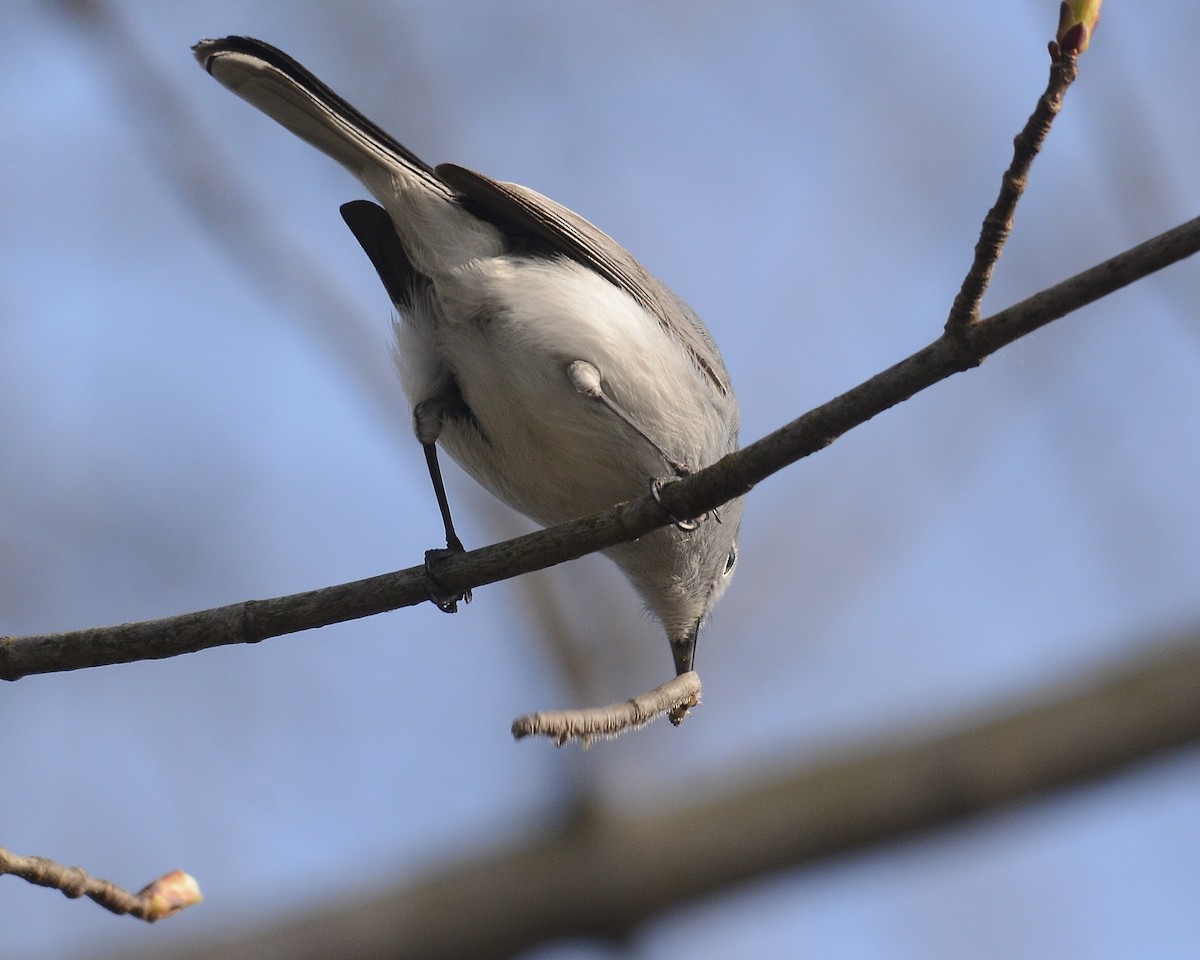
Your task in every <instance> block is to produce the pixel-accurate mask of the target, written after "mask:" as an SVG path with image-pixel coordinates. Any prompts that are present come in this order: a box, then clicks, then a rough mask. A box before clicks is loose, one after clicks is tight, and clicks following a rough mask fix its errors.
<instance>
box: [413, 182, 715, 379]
mask: <svg viewBox="0 0 1200 960" xmlns="http://www.w3.org/2000/svg"><path fill="white" fill-rule="evenodd" d="M434 173H435V174H436V175H437V177H438V178H439V179H440V180H442V181H443V182H444V183H446V184H447V185H448V186H450V187H451V188H453V189H454V190H455V192H457V193H459V194H460V195H461V196H462V197H463V198H464V199H465V200H466V201H467V202H468V203H469V204H470V205H471V206H473V207H474V209H475V211H476V212H477V213H479V214H481V215H482V216H484V217H485V218H486V219H488V220H490V221H492V222H493V223H495V224H496V225H497V226H498V227H500V228H501V229H502V230H505V231H506V232H509V231H511V232H517V233H524V234H527V235H532V236H533V237H534V238H536V239H538V240H540V241H541V242H542V243H543V244H545V245H547V246H549V247H550V248H551V249H552V250H554V251H556V252H558V253H561V254H562V255H563V256H566V257H569V258H570V259H572V260H575V261H576V262H578V263H581V264H583V265H584V266H586V267H589V268H590V269H592V270H595V271H596V272H597V273H598V274H600V275H601V276H602V277H604V278H605V279H607V280H608V281H609V282H610V283H612V284H614V285H616V286H617V287H620V288H621V289H622V290H624V291H625V292H626V293H628V294H629V295H630V296H631V297H633V298H634V300H636V301H637V302H638V303H639V304H641V305H642V306H643V307H645V308H646V309H647V310H649V311H650V313H651V314H653V315H654V317H656V318H657V320H658V322H659V323H660V324H661V325H662V327H663V329H664V330H666V331H667V332H668V333H669V334H671V335H672V336H674V337H676V338H677V339H678V340H679V342H680V343H681V344H682V345H683V346H684V348H685V349H686V350H687V351H688V353H689V354H690V355H691V357H692V360H693V362H694V363H695V364H696V367H697V368H698V369H699V370H700V371H701V373H703V374H704V376H705V377H707V378H708V380H709V381H710V382H711V383H712V384H713V386H714V387H716V388H717V390H718V391H720V392H721V393H722V394H724V395H726V396H728V395H730V394H731V393H732V388H731V387H730V384H729V373H728V372H727V371H726V369H725V362H724V361H723V360H722V359H721V353H720V351H719V350H717V345H716V344H715V343H714V342H713V339H712V336H711V335H710V334H709V332H708V330H707V329H705V327H704V324H703V323H701V322H700V318H699V317H697V316H696V314H695V313H694V312H693V311H692V308H691V307H689V306H688V305H687V304H686V303H684V302H683V301H682V300H680V299H679V298H678V297H677V296H676V295H675V294H674V293H672V292H671V290H670V289H669V288H668V287H667V286H666V284H664V283H663V282H662V281H661V280H659V279H658V278H657V277H655V276H654V275H653V274H652V273H650V271H648V270H647V269H646V268H645V267H643V266H642V265H641V264H640V263H638V262H637V260H635V259H634V258H633V256H632V255H631V254H630V253H629V252H628V251H627V250H626V249H625V248H624V247H622V246H621V245H620V244H619V243H617V241H615V240H614V239H612V237H610V236H609V235H608V234H606V233H605V232H604V231H602V230H601V229H600V228H599V227H597V226H595V225H594V224H592V223H589V222H588V221H587V220H585V219H584V218H583V217H581V216H579V214H577V213H575V212H574V211H572V210H568V209H567V208H566V207H564V206H562V205H561V204H558V203H555V202H554V201H553V200H551V199H550V198H548V197H543V196H542V195H541V194H540V193H538V192H537V191H536V190H530V189H529V188H528V187H522V186H520V185H519V184H515V183H504V182H502V181H499V180H493V179H492V178H491V177H488V176H485V175H484V174H482V173H476V172H475V171H474V170H468V169H467V168H466V167H460V166H458V165H457V164H453V163H443V164H439V165H438V166H437V167H435V168H434Z"/></svg>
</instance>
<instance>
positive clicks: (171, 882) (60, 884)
mask: <svg viewBox="0 0 1200 960" xmlns="http://www.w3.org/2000/svg"><path fill="white" fill-rule="evenodd" d="M3 874H10V875H12V876H14V877H20V878H21V879H22V880H28V881H29V882H30V883H32V884H36V885H37V886H39V887H50V888H51V889H54V890H60V891H62V893H63V894H64V895H65V896H67V897H70V898H71V899H75V898H76V897H87V898H89V899H90V900H94V901H95V902H96V903H98V904H100V906H102V907H104V909H105V910H110V911H111V912H113V913H116V914H128V915H129V916H131V917H137V918H138V919H139V920H145V921H146V922H148V923H153V922H154V921H155V920H162V919H164V918H165V917H170V916H173V915H174V914H176V913H178V912H179V911H180V910H183V909H184V908H185V907H191V906H194V905H196V904H197V903H199V902H200V901H201V900H203V899H204V898H203V897H202V896H201V895H200V887H199V886H198V885H197V883H196V881H195V880H194V879H192V878H191V877H190V876H188V875H187V874H186V873H184V872H183V871H182V870H172V871H171V872H170V873H167V874H164V875H163V876H161V877H159V878H158V879H157V880H155V881H154V882H153V883H150V884H148V885H147V886H145V887H143V888H142V889H141V890H139V891H138V892H137V893H130V892H129V891H128V890H126V889H125V888H124V887H118V886H117V885H116V884H115V883H113V882H112V881H111V880H99V879H97V878H95V877H89V876H88V875H87V874H86V873H85V872H84V871H83V870H82V869H81V868H79V867H64V866H63V865H62V864H61V863H55V862H54V861H53V860H47V859H46V858H45V857H22V856H18V855H17V854H15V853H9V852H8V851H7V850H5V849H4V848H3V847H0V875H3Z"/></svg>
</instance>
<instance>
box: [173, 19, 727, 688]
mask: <svg viewBox="0 0 1200 960" xmlns="http://www.w3.org/2000/svg"><path fill="white" fill-rule="evenodd" d="M192 49H193V52H194V54H195V56H196V58H197V60H199V62H200V64H201V65H202V66H203V67H204V69H205V70H206V71H207V72H208V73H209V74H210V75H212V76H213V77H214V78H215V79H216V80H217V81H219V82H220V83H221V84H222V85H223V86H225V87H226V88H228V89H229V90H231V91H232V92H234V93H236V94H237V95H238V96H239V97H241V98H242V99H244V100H246V101H247V102H249V103H250V104H252V105H253V106H255V107H257V108H258V109H259V110H261V111H262V112H263V113H265V114H266V115H267V116H269V117H271V118H272V119H274V120H275V121H277V122H278V123H280V124H281V125H282V126H284V127H285V128H286V129H288V130H290V131H291V132H292V133H294V134H295V135H297V136H298V137H300V139H302V140H304V141H306V142H307V143H309V144H311V145H312V146H314V147H316V148H317V149H318V150H320V151H321V152H323V153H325V154H326V155H328V156H329V157H331V158H332V159H333V160H335V161H337V162H338V163H340V164H341V165H342V166H343V167H345V168H346V169H347V170H348V171H349V172H350V173H351V174H353V175H354V176H355V177H357V179H358V180H359V181H360V183H361V184H362V185H363V186H364V187H365V188H366V190H367V191H368V192H369V193H370V194H371V195H372V197H373V198H374V200H373V201H372V200H356V201H352V202H350V203H347V204H345V205H344V206H343V207H342V208H341V213H342V217H343V219H344V220H345V222H346V224H347V226H348V227H349V229H350V230H351V232H352V233H353V235H354V237H355V238H356V239H357V241H358V242H359V244H360V246H361V247H362V248H363V250H364V252H365V253H366V254H367V256H368V258H369V259H370V260H371V263H372V264H373V266H374V267H375V270H376V272H377V273H378V275H379V277H380V280H381V281H382V283H383V286H384V289H385V291H386V293H387V295H388V297H389V298H390V300H391V302H392V304H393V306H394V307H395V309H396V311H397V313H398V315H399V316H398V319H396V320H394V322H393V329H394V338H395V342H394V353H395V358H396V364H397V367H398V371H399V375H400V379H401V383H402V386H403V388H404V391H405V394H406V396H407V398H408V401H409V403H410V404H411V406H412V414H413V428H414V433H415V434H416V437H417V440H418V441H419V442H420V443H421V445H422V448H423V449H424V453H425V459H426V465H427V468H428V470H429V474H430V478H431V481H432V484H433V487H434V493H435V496H436V499H437V502H438V507H439V510H440V512H441V516H442V521H443V525H444V527H445V532H446V548H445V550H442V549H438V550H431V551H429V552H428V554H427V555H426V569H427V571H428V575H429V580H430V599H432V600H433V601H434V602H435V603H436V604H437V605H438V606H439V607H440V608H441V609H443V610H445V611H446V612H453V611H455V610H456V609H457V603H458V601H459V600H463V601H467V602H469V601H470V599H471V597H470V592H469V591H466V592H463V593H461V594H457V595H453V594H450V593H448V592H447V591H445V590H444V589H443V588H442V587H441V585H440V584H439V582H438V581H437V576H436V570H437V563H438V562H439V561H441V560H442V559H444V557H445V556H446V555H448V554H451V553H456V552H459V551H461V550H463V546H462V542H461V540H460V539H459V537H458V535H457V532H456V531H455V528H454V524H453V521H452V519H451V514H450V508H449V503H448V500H447V497H446V493H445V487H444V483H443V480H442V474H441V468H440V464H439V460H438V447H439V446H440V447H441V448H443V449H444V450H445V451H446V452H448V453H449V455H450V456H451V457H452V458H453V459H454V460H455V461H456V462H457V463H458V464H459V465H460V466H461V467H462V468H463V470H465V471H466V473H467V474H468V475H470V476H471V477H473V478H474V479H475V480H476V481H477V482H478V483H479V484H481V485H482V486H483V487H484V488H486V489H487V490H489V491H490V492H491V493H492V494H494V495H495V496H496V497H497V498H499V499H500V500H501V501H503V502H505V503H506V504H508V505H509V506H511V507H512V508H513V509H515V510H517V511H518V512H520V513H522V514H525V515H526V516H528V517H530V518H532V519H533V520H535V521H536V522H538V523H540V524H543V525H546V526H551V525H554V524H557V523H562V522H565V521H567V520H571V519H574V518H577V517H582V516H587V515H590V514H593V513H597V512H600V511H602V510H604V509H606V508H609V507H611V506H613V505H614V504H616V503H619V502H623V501H626V500H630V499H633V498H635V497H638V496H641V495H644V494H645V493H646V492H647V488H648V487H649V489H650V490H651V491H653V492H655V493H656V494H657V491H658V490H660V489H661V485H662V484H663V483H665V482H670V481H672V480H674V479H677V478H679V477H682V476H686V475H688V474H689V473H692V472H694V471H696V470H698V469H700V468H702V467H705V466H708V465H710V464H712V463H715V462H716V461H717V460H719V459H721V458H722V457H723V456H725V455H726V454H728V453H731V452H733V451H734V450H736V449H737V445H738V428H739V423H740V413H739V409H738V404H737V400H736V398H735V396H734V392H733V387H732V385H731V383H730V379H729V373H728V371H727V370H726V367H725V363H724V361H723V360H722V358H721V354H720V351H719V350H718V349H717V346H716V344H715V342H714V341H713V338H712V336H711V335H710V334H709V332H708V330H707V329H706V328H705V326H704V324H703V323H702V322H701V321H700V319H699V318H698V317H697V316H696V314H695V313H694V312H693V311H692V310H691V308H689V307H688V306H687V305H686V304H685V303H684V302H683V301H682V300H681V299H679V297H677V296H676V295H675V294H674V293H672V292H671V290H670V289H668V288H667V286H666V285H665V284H664V283H662V282H661V281H660V280H658V279H657V278H656V277H654V276H653V275H652V274H651V273H650V272H649V271H648V270H646V269H645V268H644V267H643V266H642V265H641V264H640V263H639V262H638V261H637V260H635V259H634V257H633V256H632V255H631V254H630V253H628V252H627V251H626V250H625V249H624V248H623V247H622V246H621V245H620V244H618V243H617V242H616V241H615V240H613V239H612V238H611V237H609V236H608V235H607V234H605V233H604V232H602V231H601V230H600V229H599V228H597V227H596V226H594V225H593V224H591V223H590V222H588V221H587V220H585V219H584V218H583V217H581V216H580V215H579V214H577V213H574V212H573V211H571V210H569V209H567V208H566V207H564V206H562V205H561V204H559V203H556V202H555V201H553V200H551V199H549V198H547V197H544V196H542V195H541V194H539V193H537V192H536V191H534V190H531V189H530V188H528V187H523V186H520V185H518V184H514V183H506V182H503V181H499V180H494V179H492V178H490V177H488V176H485V175H484V174H481V173H477V172H475V171H473V170H470V169H468V168H466V167H462V166H458V165H456V164H449V163H443V164H439V165H438V166H436V167H435V166H430V165H429V164H427V163H426V162H425V161H423V160H421V159H420V158H419V157H418V156H417V155H416V154H414V153H413V152H412V151H410V150H409V149H408V148H407V147H405V146H403V145H402V144H400V143H399V142H398V141H397V140H395V139H394V138H393V137H392V136H390V135H389V134H387V133H385V132H384V131H383V130H382V129H381V128H380V127H378V126H377V125H376V124H375V123H373V122H372V121H370V120H368V119H367V118H366V117H365V116H364V115H363V114H362V113H360V112H359V111H358V110H356V109H355V108H354V107H352V106H351V105H350V104H349V103H348V102H346V101H345V100H344V99H343V98H342V97H340V96H339V95H338V94H336V93H334V91H333V90H332V89H330V88H329V87H328V86H326V85H325V84H324V83H323V82H322V81H320V80H318V79H317V78H316V76H314V75H313V74H312V73H310V72H309V71H308V70H307V69H306V68H305V67H303V66H301V65H300V64H299V63H298V62H297V61H296V60H294V59H293V58H292V57H290V56H288V55H287V54H285V53H284V52H282V51H281V50H279V49H277V48H276V47H273V46H271V45H270V44H268V43H265V42H263V41H261V40H256V39H253V38H250V37H240V36H230V37H225V38H223V39H215V40H202V41H200V42H199V43H197V44H196V45H195V46H194V47H193V48H192ZM660 503H661V501H660ZM742 507H743V501H742V498H740V497H739V498H737V499H734V500H732V501H730V502H728V503H726V504H724V505H723V506H721V507H720V508H718V509H716V510H713V511H710V512H709V513H708V514H706V515H704V516H703V517H701V518H699V519H698V520H687V521H684V522H679V521H676V522H674V523H671V524H669V525H666V526H663V527H661V528H659V529H657V530H654V531H652V532H651V533H648V534H646V535H644V536H642V537H640V538H639V539H637V540H634V541H632V542H629V543H623V544H620V545H617V546H614V547H611V548H609V549H608V550H606V551H605V553H606V554H607V555H608V556H609V557H610V558H611V559H612V560H613V561H615V562H616V564H617V566H618V567H619V568H620V569H621V570H622V571H623V572H624V574H625V575H626V577H627V578H628V580H629V581H630V583H631V584H632V585H633V587H634V589H635V590H636V591H637V593H638V594H639V595H640V597H641V599H642V601H643V603H644V604H645V606H646V608H647V610H648V611H649V612H650V613H651V614H652V615H653V616H654V617H656V618H657V619H658V621H659V622H660V623H661V624H662V626H663V629H664V631H665V633H666V636H667V640H668V641H669V643H670V648H671V654H672V661H673V665H674V667H675V671H676V674H677V675H681V674H683V673H685V672H687V671H690V670H692V669H693V667H694V658H695V651H696V639H697V636H698V634H699V631H700V627H701V624H702V623H703V622H704V621H705V619H706V618H707V617H708V615H709V613H710V612H711V610H712V608H713V605H714V604H715V603H716V602H717V600H718V599H719V598H720V597H721V595H722V594H723V593H724V592H725V589H726V587H727V585H728V583H729V580H730V578H731V576H732V575H733V572H734V568H735V567H736V565H737V560H738V532H739V528H740V525H741V517H742ZM671 519H672V520H674V519H675V518H673V517H672V518H671Z"/></svg>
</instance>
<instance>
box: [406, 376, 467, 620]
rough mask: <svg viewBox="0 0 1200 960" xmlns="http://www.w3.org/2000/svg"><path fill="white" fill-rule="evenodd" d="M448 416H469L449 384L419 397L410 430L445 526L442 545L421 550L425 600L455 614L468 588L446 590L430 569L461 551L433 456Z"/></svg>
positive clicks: (459, 541)
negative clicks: (426, 588)
mask: <svg viewBox="0 0 1200 960" xmlns="http://www.w3.org/2000/svg"><path fill="white" fill-rule="evenodd" d="M450 415H455V416H462V415H465V416H470V411H469V410H468V409H467V407H466V405H465V404H464V403H463V400H462V397H461V396H460V395H459V394H458V390H457V389H455V388H453V387H450V388H447V389H446V390H443V391H442V392H441V393H440V394H437V395H436V396H433V397H430V398H429V399H427V400H422V401H421V402H420V403H418V404H417V405H416V406H415V407H413V431H414V432H415V433H416V435H417V440H418V441H420V444H421V446H422V448H423V449H424V450H425V464H426V466H428V467H429V479H430V481H432V483H433V493H434V496H436V497H437V502H438V509H439V510H440V511H441V513H442V524H443V525H444V526H445V528H446V548H445V549H444V550H441V549H438V550H426V551H425V574H426V576H428V577H429V599H430V600H431V601H433V603H434V605H435V606H436V607H437V608H438V609H439V610H441V611H442V612H443V613H457V612H458V601H459V600H462V601H463V603H470V602H471V591H470V589H469V588H468V589H467V590H465V591H464V592H463V593H461V594H451V593H447V592H446V590H445V589H444V588H443V587H442V585H441V583H440V582H439V581H438V578H437V574H436V573H435V572H434V567H435V566H436V565H437V563H438V561H440V560H442V559H444V558H446V557H448V556H452V555H453V554H456V553H462V552H463V545H462V541H461V540H459V539H458V534H457V533H455V532H454V520H453V519H452V518H451V517H450V501H449V500H448V499H447V497H446V485H445V484H444V483H443V482H442V467H441V464H440V463H438V455H437V439H438V437H439V436H440V435H441V432H442V425H443V423H445V420H446V417H447V416H450Z"/></svg>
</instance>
